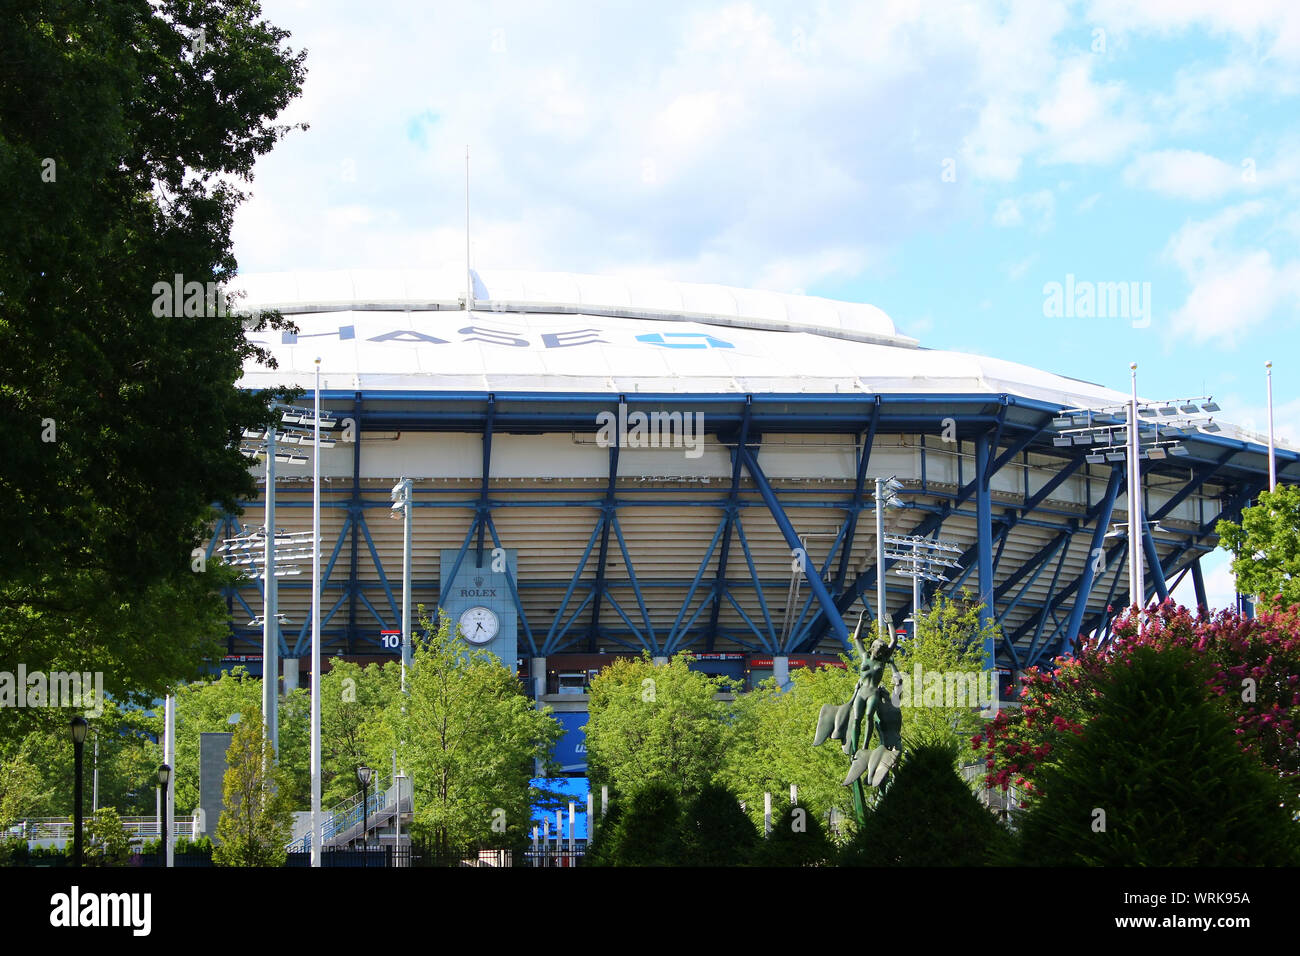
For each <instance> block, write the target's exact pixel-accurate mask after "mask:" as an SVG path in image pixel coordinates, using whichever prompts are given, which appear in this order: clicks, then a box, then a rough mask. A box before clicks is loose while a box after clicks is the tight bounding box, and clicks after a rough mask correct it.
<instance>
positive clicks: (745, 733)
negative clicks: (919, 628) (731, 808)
mask: <svg viewBox="0 0 1300 956" xmlns="http://www.w3.org/2000/svg"><path fill="white" fill-rule="evenodd" d="M855 679H856V678H855V674H854V672H853V671H851V670H846V669H845V668H843V667H819V668H816V669H809V668H799V669H797V670H794V671H791V673H790V686H789V687H788V688H787V689H786V690H784V691H782V690H780V689H779V688H777V686H776V682H775V681H774V680H767V681H764V682H763V683H762V684H761V685H759V687H757V688H756V689H754V690H752V691H750V692H749V693H747V694H740V695H739V696H738V697H737V698H736V700H735V702H734V703H733V704H732V705H731V712H730V720H729V722H728V724H727V727H726V732H725V735H724V738H723V755H722V762H721V764H720V765H719V770H718V773H717V775H716V779H717V781H718V782H719V783H722V784H724V785H725V786H727V787H729V788H730V789H732V790H734V791H735V792H736V793H737V794H739V796H740V798H741V799H742V800H744V801H745V808H746V812H747V813H748V814H749V818H750V820H751V822H752V823H753V825H754V826H756V827H757V826H761V825H762V822H763V794H764V793H771V794H773V795H775V796H777V797H778V799H779V798H780V797H781V795H782V794H787V793H789V790H790V785H791V784H795V785H796V786H797V787H798V788H799V801H800V803H801V804H803V805H804V806H805V807H807V808H808V810H809V812H810V813H812V814H813V815H815V816H817V817H819V818H820V817H823V816H825V815H826V814H827V813H828V812H829V811H830V810H831V809H832V808H834V809H835V810H837V811H838V813H839V814H840V815H841V816H843V817H845V818H848V817H850V816H851V814H852V812H853V801H852V794H851V792H850V791H849V788H848V787H845V786H843V781H844V775H845V774H846V773H847V772H848V760H847V758H845V756H844V754H843V753H842V752H841V751H840V749H839V747H838V746H831V745H824V746H821V747H814V746H813V745H812V741H813V729H814V728H815V727H816V726H817V715H818V713H820V711H821V708H822V705H823V704H842V703H844V702H845V701H847V700H848V699H849V698H850V697H851V696H852V695H853V684H854V680H855Z"/></svg>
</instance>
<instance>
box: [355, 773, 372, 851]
mask: <svg viewBox="0 0 1300 956" xmlns="http://www.w3.org/2000/svg"><path fill="white" fill-rule="evenodd" d="M370 773H371V771H370V768H369V767H367V766H366V765H365V764H362V765H361V766H360V767H358V768H357V783H359V784H361V865H362V866H365V865H366V863H367V862H368V861H367V860H366V857H367V856H368V855H369V852H370Z"/></svg>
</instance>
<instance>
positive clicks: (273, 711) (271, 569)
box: [262, 426, 280, 755]
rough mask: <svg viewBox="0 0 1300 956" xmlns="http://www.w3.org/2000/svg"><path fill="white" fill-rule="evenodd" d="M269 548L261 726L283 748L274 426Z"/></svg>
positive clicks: (269, 458) (270, 432) (275, 749)
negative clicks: (281, 740) (276, 554)
mask: <svg viewBox="0 0 1300 956" xmlns="http://www.w3.org/2000/svg"><path fill="white" fill-rule="evenodd" d="M265 520H266V548H265V551H264V553H263V556H262V560H263V565H262V566H263V568H265V576H264V577H263V578H262V589H263V590H262V608H263V610H262V728H263V735H264V736H265V737H266V739H267V740H268V741H270V743H271V753H272V754H274V755H278V754H279V752H280V715H279V710H280V707H279V704H280V694H279V691H280V660H279V658H280V615H279V607H278V604H279V593H278V588H277V586H276V581H275V426H271V427H270V428H268V429H267V430H266V519H265Z"/></svg>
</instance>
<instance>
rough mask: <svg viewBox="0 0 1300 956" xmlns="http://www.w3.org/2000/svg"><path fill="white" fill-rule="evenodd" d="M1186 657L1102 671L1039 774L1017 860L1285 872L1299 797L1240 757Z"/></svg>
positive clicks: (1194, 659)
mask: <svg viewBox="0 0 1300 956" xmlns="http://www.w3.org/2000/svg"><path fill="white" fill-rule="evenodd" d="M1210 673H1211V669H1210V667H1209V666H1208V665H1207V663H1206V662H1205V660H1204V659H1203V658H1202V657H1201V656H1199V655H1197V654H1195V653H1193V652H1192V651H1189V650H1187V649H1184V648H1168V649H1165V650H1157V649H1155V648H1153V647H1139V648H1137V649H1136V650H1135V651H1133V653H1132V654H1131V656H1130V657H1129V660H1128V666H1126V667H1113V668H1110V669H1109V670H1107V672H1106V673H1105V676H1104V679H1103V680H1102V681H1101V682H1100V684H1099V686H1098V690H1099V691H1100V696H1099V697H1098V698H1097V703H1096V707H1097V709H1096V713H1095V715H1094V716H1093V718H1092V719H1091V720H1090V721H1089V722H1088V723H1087V724H1086V725H1085V726H1084V727H1083V728H1082V731H1081V733H1080V734H1079V735H1078V736H1072V735H1065V737H1064V739H1063V740H1062V741H1061V743H1060V745H1059V746H1058V748H1057V750H1056V751H1055V752H1054V754H1053V758H1052V759H1051V760H1050V762H1048V763H1047V765H1046V766H1045V767H1044V769H1043V770H1042V781H1043V794H1042V796H1041V797H1040V798H1039V799H1038V800H1036V801H1034V804H1033V805H1032V806H1031V807H1030V809H1029V811H1028V812H1027V813H1026V814H1025V816H1024V818H1023V819H1022V820H1021V822H1020V827H1019V831H1020V832H1019V835H1020V849H1019V856H1020V859H1021V861H1022V862H1025V863H1029V864H1036V865H1046V866H1070V865H1073V866H1079V865H1087V866H1292V865H1295V864H1296V863H1300V843H1298V842H1297V840H1298V838H1300V827H1298V826H1297V825H1296V824H1295V823H1294V822H1293V820H1292V814H1293V813H1294V811H1295V790H1294V788H1291V789H1290V792H1289V793H1288V792H1287V791H1286V788H1284V787H1283V786H1282V784H1281V783H1280V781H1279V779H1278V776H1277V774H1276V773H1275V772H1271V771H1268V770H1265V769H1264V768H1262V767H1261V766H1260V765H1259V763H1258V761H1257V760H1255V759H1253V758H1252V757H1251V756H1250V755H1248V754H1246V753H1243V752H1242V750H1241V749H1240V748H1239V747H1238V746H1237V745H1236V743H1235V742H1234V737H1233V733H1232V730H1233V722H1232V719H1231V718H1230V717H1229V716H1228V715H1227V714H1226V713H1224V711H1223V709H1222V708H1221V707H1220V706H1219V705H1218V703H1217V702H1216V701H1213V700H1210V699H1208V698H1207V695H1206V692H1205V684H1206V680H1207V676H1208V675H1209V674H1210Z"/></svg>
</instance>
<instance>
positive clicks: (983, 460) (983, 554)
mask: <svg viewBox="0 0 1300 956" xmlns="http://www.w3.org/2000/svg"><path fill="white" fill-rule="evenodd" d="M996 450H997V448H996V446H994V447H993V448H992V449H990V445H989V436H988V434H986V433H983V432H981V433H980V434H978V435H976V436H975V534H976V539H977V541H978V543H979V569H980V577H979V581H980V589H979V602H980V609H979V622H980V627H981V628H983V627H985V626H986V625H987V624H988V623H989V622H990V621H991V620H992V619H993V618H994V616H995V615H996V614H997V609H996V608H995V607H994V606H993V508H992V498H991V495H990V491H989V481H990V479H991V478H992V472H991V471H990V466H991V465H992V461H991V460H990V459H991V458H992V456H993V453H994V452H995V451H996ZM995 654H996V649H995V648H994V646H993V638H992V637H988V638H986V639H985V641H984V666H985V668H986V669H991V668H992V667H994V665H995V663H996V658H995Z"/></svg>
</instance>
